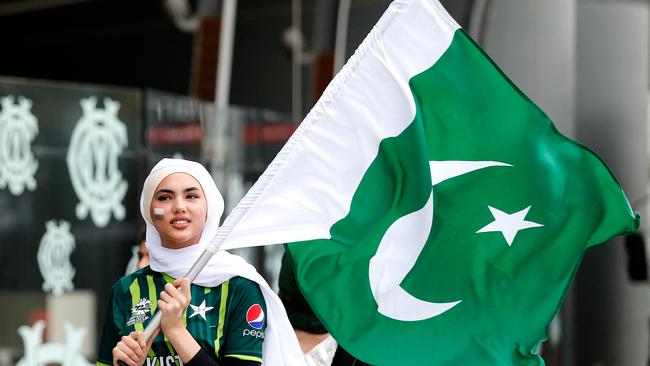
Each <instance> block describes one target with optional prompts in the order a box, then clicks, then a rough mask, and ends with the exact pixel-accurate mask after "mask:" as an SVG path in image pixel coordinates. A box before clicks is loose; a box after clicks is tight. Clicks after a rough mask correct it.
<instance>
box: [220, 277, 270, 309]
mask: <svg viewBox="0 0 650 366" xmlns="http://www.w3.org/2000/svg"><path fill="white" fill-rule="evenodd" d="M229 282H230V283H229V287H230V291H229V292H230V297H231V299H232V301H233V302H235V303H237V302H241V303H243V304H246V303H249V304H259V305H261V306H262V307H263V308H266V303H265V301H264V296H263V294H262V290H261V289H260V286H259V285H258V284H257V282H255V281H251V280H249V279H247V278H244V277H239V276H235V277H233V278H231V279H230V281H229ZM243 304H242V305H243Z"/></svg>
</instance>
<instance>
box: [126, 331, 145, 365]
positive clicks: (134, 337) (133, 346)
mask: <svg viewBox="0 0 650 366" xmlns="http://www.w3.org/2000/svg"><path fill="white" fill-rule="evenodd" d="M139 338H144V333H142V332H131V333H130V334H129V336H128V337H123V342H124V344H125V345H126V346H127V347H129V349H130V350H131V351H132V352H133V353H134V354H135V360H136V361H138V360H139V359H141V358H142V357H144V342H140V340H139Z"/></svg>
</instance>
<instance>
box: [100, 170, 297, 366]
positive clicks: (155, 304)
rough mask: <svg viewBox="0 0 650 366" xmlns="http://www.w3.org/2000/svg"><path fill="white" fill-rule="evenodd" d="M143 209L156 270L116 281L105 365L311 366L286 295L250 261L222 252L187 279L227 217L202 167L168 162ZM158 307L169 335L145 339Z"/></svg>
mask: <svg viewBox="0 0 650 366" xmlns="http://www.w3.org/2000/svg"><path fill="white" fill-rule="evenodd" d="M140 210H141V212H142V216H143V217H144V219H145V222H146V224H147V234H146V245H147V249H148V252H149V258H150V266H148V267H145V268H143V269H141V270H138V271H136V272H134V273H132V274H130V275H127V276H125V277H123V278H121V279H120V280H119V281H118V282H117V283H116V284H115V285H114V286H113V292H112V297H111V301H110V304H109V309H108V312H107V317H106V321H105V325H104V331H103V335H102V341H101V343H100V350H99V355H98V360H97V364H98V365H102V364H104V365H117V364H118V361H121V362H123V363H125V364H127V365H129V366H139V365H143V364H146V366H172V365H183V364H185V365H190V366H192V365H226V366H227V365H246V366H251V365H304V358H303V357H302V354H301V352H300V348H299V346H298V342H297V340H296V338H295V335H294V333H293V330H292V328H291V325H290V323H289V321H288V319H287V315H286V312H285V310H284V308H283V307H282V304H281V302H280V300H279V299H278V297H277V296H276V295H275V293H274V292H273V291H272V290H271V289H270V288H269V286H268V284H266V282H265V281H264V279H263V278H262V277H261V276H260V275H259V274H258V273H257V272H256V271H255V269H254V268H253V267H252V266H250V265H249V264H247V263H246V262H245V261H244V260H243V259H241V258H240V257H237V256H234V255H231V254H228V253H226V252H223V251H220V252H218V253H216V254H214V255H213V257H212V259H211V260H210V262H209V263H208V264H207V265H206V267H205V268H204V269H203V271H201V273H200V274H199V276H198V277H197V278H196V280H194V282H193V283H192V284H190V283H189V282H188V281H187V279H184V278H181V277H182V276H183V275H184V274H185V273H186V272H187V270H188V269H189V268H190V267H191V265H192V264H193V263H194V261H195V260H196V259H197V258H198V257H199V255H200V254H201V253H202V252H203V250H204V249H205V247H206V245H207V244H208V242H209V241H210V240H211V239H212V238H213V236H214V234H215V232H216V229H217V227H218V224H219V218H220V217H221V214H222V213H223V198H222V197H221V194H220V193H219V191H218V189H217V187H216V185H215V184H214V181H213V180H212V177H211V176H210V174H209V173H208V171H207V170H206V169H205V168H204V167H203V166H202V165H200V164H198V163H195V162H191V161H187V160H182V159H163V160H161V161H160V162H159V163H158V164H156V165H155V166H154V167H153V169H152V171H151V173H150V174H149V176H148V177H147V179H146V180H145V183H144V187H143V190H142V196H141V199H140ZM155 311H160V312H162V320H161V327H160V328H161V331H160V332H159V333H157V335H156V336H154V337H153V340H152V341H150V342H149V343H146V340H145V339H144V333H142V330H143V329H144V328H145V327H146V326H147V324H148V322H149V320H150V319H151V318H152V316H153V314H154V312H155Z"/></svg>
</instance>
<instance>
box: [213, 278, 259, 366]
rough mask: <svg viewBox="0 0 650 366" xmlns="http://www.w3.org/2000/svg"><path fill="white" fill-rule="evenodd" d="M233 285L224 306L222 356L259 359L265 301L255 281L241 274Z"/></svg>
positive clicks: (233, 280)
mask: <svg viewBox="0 0 650 366" xmlns="http://www.w3.org/2000/svg"><path fill="white" fill-rule="evenodd" d="M231 283H232V285H233V287H232V292H231V294H232V295H231V296H232V297H231V298H230V301H229V304H228V307H227V317H228V322H227V325H226V330H225V332H224V333H225V337H224V346H223V357H224V358H229V357H234V358H237V359H240V360H246V361H256V362H260V363H261V362H262V346H263V343H264V330H265V329H266V303H265V302H264V297H263V295H262V291H261V290H260V287H259V286H258V285H257V283H255V282H253V281H250V280H248V279H245V278H242V277H236V278H233V279H232V280H231Z"/></svg>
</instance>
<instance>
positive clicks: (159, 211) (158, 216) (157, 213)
mask: <svg viewBox="0 0 650 366" xmlns="http://www.w3.org/2000/svg"><path fill="white" fill-rule="evenodd" d="M164 215H165V209H164V208H162V207H154V208H153V218H154V219H155V220H162V219H163V217H165V216H164Z"/></svg>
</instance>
